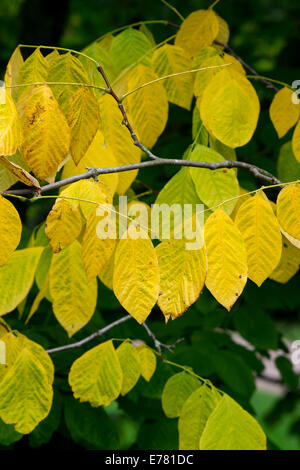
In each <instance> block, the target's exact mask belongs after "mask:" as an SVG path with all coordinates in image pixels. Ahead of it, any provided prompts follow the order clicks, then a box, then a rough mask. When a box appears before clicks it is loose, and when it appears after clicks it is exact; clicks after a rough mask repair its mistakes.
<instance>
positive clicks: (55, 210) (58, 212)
mask: <svg viewBox="0 0 300 470" xmlns="http://www.w3.org/2000/svg"><path fill="white" fill-rule="evenodd" d="M81 228H82V219H81V214H80V211H79V210H78V208H77V207H76V206H74V205H73V204H71V203H70V202H69V201H68V200H66V199H60V200H58V201H56V203H55V204H54V206H53V207H52V210H51V211H50V212H49V214H48V217H47V219H46V226H45V232H46V235H47V237H48V239H49V245H50V246H51V249H52V251H53V252H54V253H58V252H59V251H60V250H61V249H62V248H63V247H65V246H68V245H71V243H73V241H74V240H76V238H77V237H78V236H79V235H80V232H81Z"/></svg>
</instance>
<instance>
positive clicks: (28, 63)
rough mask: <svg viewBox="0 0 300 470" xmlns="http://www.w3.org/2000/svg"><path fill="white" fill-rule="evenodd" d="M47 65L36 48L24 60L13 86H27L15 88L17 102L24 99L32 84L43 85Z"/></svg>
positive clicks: (45, 78)
mask: <svg viewBox="0 0 300 470" xmlns="http://www.w3.org/2000/svg"><path fill="white" fill-rule="evenodd" d="M47 74H48V64H47V61H46V59H45V57H44V56H43V54H42V53H41V51H40V49H39V48H37V49H35V50H34V52H33V53H32V54H31V55H30V56H29V57H28V58H27V59H26V60H25V62H24V63H23V65H22V67H21V68H20V70H19V74H18V79H17V81H16V83H15V84H17V85H24V84H27V83H28V84H30V85H28V86H20V87H19V86H18V87H17V88H16V96H17V99H18V101H20V99H21V97H24V95H26V94H27V93H28V92H29V91H30V90H31V89H32V85H31V84H33V83H43V82H45V81H46V80H47Z"/></svg>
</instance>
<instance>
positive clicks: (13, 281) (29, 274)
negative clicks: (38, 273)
mask: <svg viewBox="0 0 300 470" xmlns="http://www.w3.org/2000/svg"><path fill="white" fill-rule="evenodd" d="M42 251H43V248H42V247H35V248H25V249H24V250H18V251H15V253H14V254H13V255H12V256H11V257H10V259H9V260H8V262H7V263H6V264H5V265H4V266H2V267H1V268H0V315H4V314H5V313H8V312H11V311H12V310H14V309H15V308H16V307H17V306H18V305H19V304H20V303H21V302H22V301H23V300H24V299H25V297H26V296H27V294H28V292H29V291H30V289H31V286H32V284H33V279H34V273H35V270H36V268H37V265H38V262H39V259H40V256H41V254H42Z"/></svg>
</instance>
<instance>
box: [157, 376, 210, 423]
mask: <svg viewBox="0 0 300 470" xmlns="http://www.w3.org/2000/svg"><path fill="white" fill-rule="evenodd" d="M200 386H201V383H200V382H199V380H198V379H197V378H196V377H194V376H193V375H191V374H188V373H186V372H179V373H178V374H175V375H172V377H170V378H169V380H168V381H167V383H166V385H165V386H164V389H163V392H162V397H161V401H162V408H163V410H164V412H165V415H166V416H167V417H168V418H176V417H177V416H179V415H180V413H181V410H182V407H183V405H184V403H185V402H186V400H187V399H188V398H189V396H190V395H191V394H192V393H193V392H194V391H195V390H197V388H199V387H200Z"/></svg>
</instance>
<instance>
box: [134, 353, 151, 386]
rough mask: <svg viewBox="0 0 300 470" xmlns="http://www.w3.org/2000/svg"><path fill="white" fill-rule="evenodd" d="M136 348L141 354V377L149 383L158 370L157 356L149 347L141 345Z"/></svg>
mask: <svg viewBox="0 0 300 470" xmlns="http://www.w3.org/2000/svg"><path fill="white" fill-rule="evenodd" d="M135 347H136V348H137V351H138V353H139V360H140V368H141V375H142V377H144V379H145V380H146V381H147V382H149V381H150V379H151V377H152V375H153V374H154V372H155V369H156V356H155V354H154V352H153V351H152V350H151V349H150V348H149V347H148V346H145V345H141V346H135Z"/></svg>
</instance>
